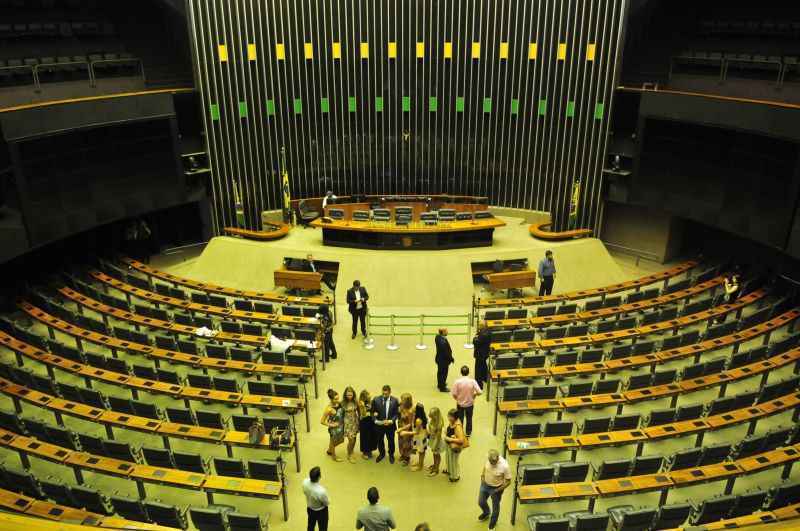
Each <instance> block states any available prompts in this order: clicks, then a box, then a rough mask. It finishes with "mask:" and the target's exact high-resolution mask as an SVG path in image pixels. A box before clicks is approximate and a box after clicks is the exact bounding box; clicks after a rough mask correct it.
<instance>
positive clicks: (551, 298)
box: [473, 260, 700, 309]
mask: <svg viewBox="0 0 800 531" xmlns="http://www.w3.org/2000/svg"><path fill="white" fill-rule="evenodd" d="M699 264H700V262H698V261H697V260H687V261H686V262H683V263H681V264H678V265H676V266H674V267H672V268H670V269H667V270H664V271H660V272H658V273H653V274H652V275H647V276H644V277H641V278H638V279H635V280H629V281H627V282H621V283H619V284H611V285H609V286H604V287H600V288H591V289H584V290H578V291H570V292H567V293H558V294H555V295H541V296H532V297H515V298H507V299H503V298H496V297H492V298H487V299H482V298H478V299H475V301H474V303H473V306H474V307H475V308H476V309H486V308H503V307H507V306H531V305H535V304H546V303H552V302H560V301H568V300H578V299H586V298H588V297H604V296H606V295H610V294H612V293H619V292H621V291H628V290H636V289H640V288H642V287H643V286H647V285H648V284H653V283H655V282H659V281H661V282H664V286H666V284H667V282H669V279H671V278H674V277H677V276H679V275H682V274H684V273H685V274H687V276H688V275H689V274H690V273H691V271H692V269H694V268H695V267H697V266H698V265H699Z"/></svg>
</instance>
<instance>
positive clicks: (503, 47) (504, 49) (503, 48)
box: [500, 42, 508, 59]
mask: <svg viewBox="0 0 800 531" xmlns="http://www.w3.org/2000/svg"><path fill="white" fill-rule="evenodd" d="M500 59H508V43H507V42H501V43H500Z"/></svg>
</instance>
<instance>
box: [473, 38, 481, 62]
mask: <svg viewBox="0 0 800 531" xmlns="http://www.w3.org/2000/svg"><path fill="white" fill-rule="evenodd" d="M472 58H473V59H480V58H481V43H479V42H473V43H472Z"/></svg>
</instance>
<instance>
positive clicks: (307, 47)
mask: <svg viewBox="0 0 800 531" xmlns="http://www.w3.org/2000/svg"><path fill="white" fill-rule="evenodd" d="M303 55H304V56H305V58H306V59H313V58H314V45H313V44H311V43H310V42H305V43H303Z"/></svg>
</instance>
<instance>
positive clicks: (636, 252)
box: [603, 241, 661, 266]
mask: <svg viewBox="0 0 800 531" xmlns="http://www.w3.org/2000/svg"><path fill="white" fill-rule="evenodd" d="M603 244H604V245H605V246H606V247H608V248H609V249H610V250H612V251H616V252H618V253H623V254H629V255H632V256H635V257H636V265H637V266H638V265H639V260H640V259H642V258H643V259H645V260H650V261H652V262H658V263H659V264H660V263H661V257H660V256H658V255H657V254H655V253H651V252H650V251H642V250H641V249H633V248H632V247H625V246H624V245H620V244H618V243H611V242H607V241H603Z"/></svg>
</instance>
